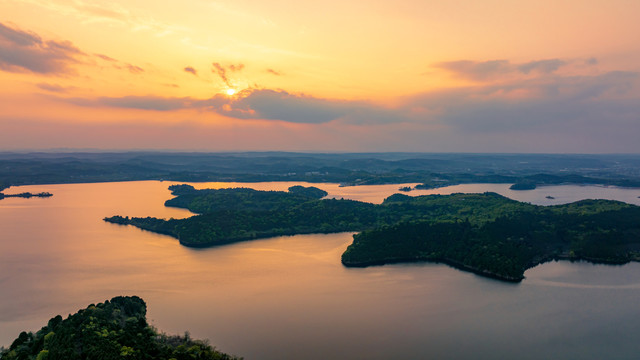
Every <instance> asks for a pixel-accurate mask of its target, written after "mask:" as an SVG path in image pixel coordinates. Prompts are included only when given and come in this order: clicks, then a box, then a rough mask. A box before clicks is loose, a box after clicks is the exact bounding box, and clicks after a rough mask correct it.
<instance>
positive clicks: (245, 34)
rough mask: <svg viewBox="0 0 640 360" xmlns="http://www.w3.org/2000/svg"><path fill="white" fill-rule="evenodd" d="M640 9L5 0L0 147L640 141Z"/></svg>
mask: <svg viewBox="0 0 640 360" xmlns="http://www.w3.org/2000/svg"><path fill="white" fill-rule="evenodd" d="M638 14H640V2H638V1H631V0H614V1H597V0H594V1H588V2H585V1H546V0H545V1H540V0H538V1H517V2H516V1H506V0H503V1H497V0H483V1H471V0H464V1H455V2H453V1H450V2H445V1H424V0H422V1H376V2H373V1H349V2H345V1H333V0H325V1H322V2H301V1H285V0H271V1H268V2H266V1H238V0H236V1H204V0H185V1H180V2H178V1H157V0H156V1H142V0H129V1H109V2H104V1H88V0H65V1H45V0H20V1H12V0H0V126H1V129H2V131H1V132H0V150H21V149H53V148H71V149H74V148H93V149H175V150H203V151H204V150H206V151H227V150H294V151H436V152H437V151H453V152H455V151H464V152H467V151H479V152H595V153H598V152H628V153H638V152H640V141H637V139H638V138H639V137H640V115H639V114H640V92H639V88H638V74H640V35H638V34H640V22H639V21H638V20H637V17H638ZM229 93H233V94H232V95H229Z"/></svg>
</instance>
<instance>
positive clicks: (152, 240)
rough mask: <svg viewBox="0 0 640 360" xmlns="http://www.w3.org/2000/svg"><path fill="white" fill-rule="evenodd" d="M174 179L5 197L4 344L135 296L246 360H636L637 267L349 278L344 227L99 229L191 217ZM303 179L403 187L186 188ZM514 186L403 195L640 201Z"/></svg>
mask: <svg viewBox="0 0 640 360" xmlns="http://www.w3.org/2000/svg"><path fill="white" fill-rule="evenodd" d="M171 184H173V183H171V182H157V181H140V182H121V183H98V184H63V185H37V186H22V187H13V188H10V189H8V190H6V191H5V192H6V193H19V192H24V191H30V192H41V191H48V192H51V193H53V194H54V196H53V197H51V198H31V199H23V198H5V199H3V200H1V201H0V345H4V346H8V345H9V344H10V342H11V341H12V340H13V339H14V338H15V337H17V335H18V334H19V332H20V331H22V330H32V331H35V330H38V329H39V327H40V326H42V325H44V324H46V321H47V320H48V319H49V318H51V317H53V316H55V315H56V314H61V315H63V316H66V315H67V314H69V313H74V312H75V311H77V310H78V309H80V308H84V307H85V306H86V305H88V304H90V303H96V302H101V301H104V300H105V299H108V298H111V297H113V296H116V295H138V296H141V297H142V298H144V299H145V300H146V301H147V304H148V309H149V316H148V318H149V320H150V322H151V323H152V324H153V325H154V326H156V327H158V328H159V329H161V330H164V331H166V332H168V333H182V332H184V331H187V330H188V331H190V333H191V335H192V336H193V337H196V338H207V339H209V340H210V342H211V343H212V344H214V345H216V346H217V347H218V348H219V349H220V350H222V351H225V352H229V353H234V354H237V355H240V356H244V357H245V358H246V359H281V358H304V359H326V358H336V359H388V358H407V359H412V358H415V359H417V358H439V359H512V358H519V359H539V358H563V359H600V358H617V359H632V358H636V357H637V354H638V353H640V344H639V343H638V342H637V340H636V337H635V334H638V333H640V321H638V320H640V309H639V308H638V307H637V299H639V298H640V264H638V263H631V264H627V265H624V266H606V265H593V264H588V263H570V262H566V261H563V262H552V263H547V264H543V265H540V266H537V267H535V268H533V269H530V270H529V271H527V272H526V273H525V276H526V279H525V280H524V281H523V282H522V283H520V284H508V283H502V282H499V281H495V280H490V279H485V278H482V277H478V276H476V275H473V274H470V273H465V272H461V271H458V270H455V269H452V268H450V267H448V266H445V265H440V264H425V263H422V264H405V265H391V266H380V267H369V268H365V269H347V268H344V267H343V266H342V265H341V264H340V255H341V254H342V252H343V251H344V249H345V248H346V247H347V246H348V245H349V244H350V243H351V240H352V238H351V236H352V233H340V234H330V235H297V236H289V237H277V238H270V239H262V240H256V241H250V242H243V243H236V244H231V245H227V246H220V247H214V248H207V249H190V248H185V247H182V246H180V245H179V244H178V242H177V241H176V240H175V239H173V238H171V237H168V236H163V235H158V234H154V233H151V232H145V231H142V230H139V229H136V228H133V227H127V226H119V225H114V224H109V223H105V222H103V221H102V218H104V217H105V216H111V215H115V214H120V215H128V216H155V217H165V218H169V217H174V218H182V217H187V216H190V215H191V213H190V212H188V211H186V210H183V209H176V208H166V207H164V206H163V203H164V201H165V200H166V199H168V198H170V197H171V195H170V193H169V191H168V190H167V187H168V186H169V185H171ZM297 184H302V185H314V186H318V187H320V188H323V189H325V190H326V191H328V192H329V196H330V197H337V198H341V197H344V198H350V199H356V200H362V201H370V202H374V203H380V202H381V201H382V200H383V199H384V198H385V197H386V196H389V195H391V194H393V193H395V192H397V189H398V188H399V187H400V186H401V185H374V186H358V187H339V186H338V185H337V184H305V183H298V182H292V183H194V184H192V185H194V186H195V187H196V188H222V187H251V188H255V189H261V190H286V188H288V187H289V186H291V185H297ZM408 185H414V184H408ZM508 187H509V185H507V184H470V185H459V186H452V187H446V188H440V189H432V190H420V191H413V192H410V193H409V194H410V195H423V194H434V193H440V194H448V193H454V192H484V191H494V192H498V193H500V194H503V195H505V196H508V197H511V198H514V199H516V200H520V201H527V202H531V203H535V204H541V205H553V204H559V203H566V202H571V201H576V200H580V199H584V198H608V199H615V200H620V201H626V202H629V203H634V204H637V205H640V199H638V196H639V195H640V190H638V189H620V188H614V187H595V186H568V185H566V186H552V187H541V188H538V189H536V190H530V191H512V190H509V189H508ZM547 196H549V197H552V198H553V199H549V198H547Z"/></svg>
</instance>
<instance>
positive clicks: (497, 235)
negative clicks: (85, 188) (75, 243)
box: [104, 185, 640, 282]
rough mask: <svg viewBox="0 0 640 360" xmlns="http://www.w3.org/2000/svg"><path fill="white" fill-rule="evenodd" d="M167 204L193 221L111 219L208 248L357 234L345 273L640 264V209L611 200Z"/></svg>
mask: <svg viewBox="0 0 640 360" xmlns="http://www.w3.org/2000/svg"><path fill="white" fill-rule="evenodd" d="M170 189H171V190H172V193H173V194H174V195H176V197H175V198H173V199H170V200H167V201H166V203H165V205H167V206H175V207H182V208H187V209H189V210H191V211H192V212H195V213H198V214H199V215H195V216H192V217H190V218H186V219H169V220H165V219H157V218H151V217H147V218H139V217H133V218H129V217H123V216H120V215H116V216H113V217H108V218H105V219H104V220H105V221H107V222H111V223H115V224H121V225H133V226H136V227H139V228H141V229H144V230H149V231H154V232H157V233H161V234H167V235H170V236H173V237H175V238H177V239H178V240H179V241H180V243H181V244H183V245H185V246H193V247H205V246H215V245H222V244H228V243H232V242H237V241H244V240H251V239H256V238H264V237H271V236H279V235H294V234H307V233H332V232H343V231H357V232H360V233H359V234H356V235H354V242H353V244H351V245H350V246H349V247H348V248H347V250H346V251H345V252H344V254H343V255H342V263H343V264H344V265H345V266H369V265H380V264H387V263H397V262H412V261H432V262H443V263H446V264H449V265H451V266H453V267H456V268H459V269H461V270H466V271H472V272H474V273H477V274H479V275H483V276H488V277H492V278H496V279H500V280H506V281H516V282H517V281H521V280H522V279H523V278H524V271H525V270H527V269H528V268H531V267H533V266H535V265H537V264H539V263H543V262H546V261H550V260H554V259H569V260H586V261H591V262H603V263H612V264H623V263H626V262H629V261H639V260H640V207H638V206H635V205H630V204H626V203H622V202H617V201H610V200H583V201H579V202H575V203H572V204H566V205H557V206H548V207H544V206H536V205H532V204H528V203H521V202H518V201H514V200H510V199H507V198H505V197H503V196H500V195H498V194H495V193H484V194H453V195H446V196H445V195H428V196H418V197H411V196H407V195H402V194H395V195H392V196H390V197H388V198H387V199H385V200H384V202H383V203H382V204H380V205H374V204H370V203H365V202H360V201H353V200H343V199H340V200H338V199H323V198H322V197H323V196H325V195H326V193H324V192H323V191H322V190H320V189H317V188H313V187H310V188H304V187H300V186H296V187H292V188H290V189H289V191H288V192H283V191H257V190H253V189H246V188H238V189H220V190H211V189H206V190H196V189H194V188H193V187H191V186H189V185H176V186H172V187H170Z"/></svg>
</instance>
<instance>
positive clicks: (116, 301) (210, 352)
mask: <svg viewBox="0 0 640 360" xmlns="http://www.w3.org/2000/svg"><path fill="white" fill-rule="evenodd" d="M146 314H147V305H146V303H145V302H144V300H142V299H141V298H139V297H137V296H117V297H114V298H112V299H111V300H106V301H105V302H104V303H99V304H97V305H94V304H91V305H89V306H88V307H87V308H86V309H83V310H79V311H78V312H77V313H75V314H73V315H69V316H68V317H67V318H66V319H62V316H60V315H58V316H56V317H54V318H52V319H51V320H49V322H48V323H47V324H46V325H45V326H43V327H42V329H40V330H38V331H37V332H36V333H33V332H25V331H23V332H21V333H20V335H19V336H18V338H16V339H15V340H14V341H13V343H11V346H9V348H8V349H4V348H1V347H0V358H1V359H3V360H5V359H6V360H19V359H20V360H22V359H26V360H44V359H65V360H80V359H158V360H170V359H174V360H175V359H202V360H239V359H241V358H238V357H235V356H231V355H228V354H225V353H222V352H220V351H218V350H216V349H215V348H214V347H211V346H210V345H208V344H207V342H206V341H201V340H194V339H191V337H190V336H189V334H188V333H185V335H184V336H178V335H175V336H170V335H167V334H164V333H159V332H158V331H157V330H156V329H155V328H153V327H151V326H149V324H148V323H147V319H146Z"/></svg>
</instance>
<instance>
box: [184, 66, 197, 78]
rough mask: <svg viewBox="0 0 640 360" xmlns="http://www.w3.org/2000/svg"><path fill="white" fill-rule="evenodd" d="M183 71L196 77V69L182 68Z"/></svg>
mask: <svg viewBox="0 0 640 360" xmlns="http://www.w3.org/2000/svg"><path fill="white" fill-rule="evenodd" d="M184 71H185V72H188V73H191V74H193V75H196V76H198V71H196V69H194V68H192V67H191V66H187V67H186V68H184Z"/></svg>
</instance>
